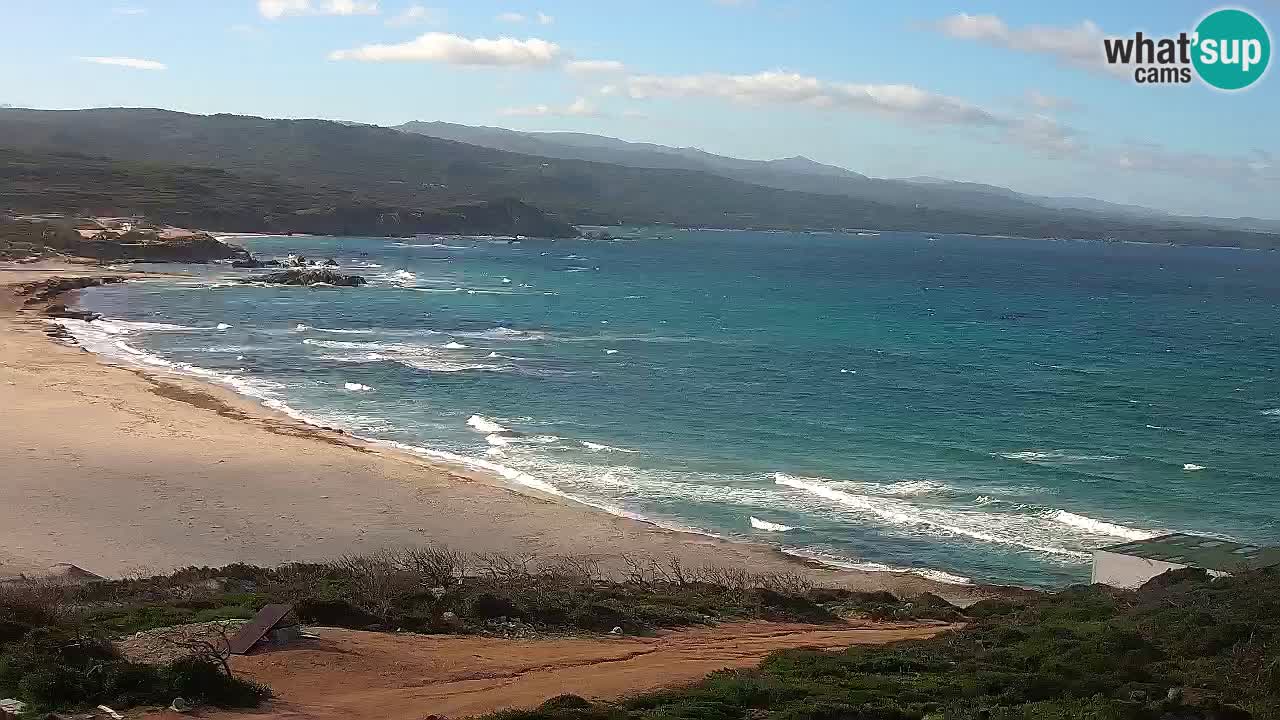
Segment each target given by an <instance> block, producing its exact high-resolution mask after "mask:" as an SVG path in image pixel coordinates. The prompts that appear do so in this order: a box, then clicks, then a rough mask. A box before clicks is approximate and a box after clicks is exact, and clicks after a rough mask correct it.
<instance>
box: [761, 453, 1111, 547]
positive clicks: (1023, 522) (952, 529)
mask: <svg viewBox="0 0 1280 720" xmlns="http://www.w3.org/2000/svg"><path fill="white" fill-rule="evenodd" d="M774 482H775V483H776V484H778V485H785V486H787V487H791V488H794V489H796V490H800V491H803V492H806V493H809V494H811V495H815V496H817V497H820V498H824V499H826V500H830V501H832V502H835V503H837V504H839V505H841V506H844V507H848V508H852V509H853V510H855V511H857V512H859V513H862V514H867V515H871V516H873V517H875V518H877V519H879V520H881V521H884V522H887V523H889V524H891V525H899V526H910V527H916V528H920V529H923V530H925V531H926V532H928V533H930V534H935V535H936V534H941V535H953V536H954V535H960V536H964V537H968V538H972V539H974V540H979V541H982V542H987V543H995V544H1000V545H1012V546H1015V547H1021V548H1023V549H1026V550H1033V551H1035V552H1041V553H1045V554H1048V555H1058V556H1062V557H1070V558H1077V559H1088V558H1090V557H1091V556H1090V554H1089V553H1087V552H1083V551H1081V550H1072V549H1069V548H1064V547H1058V546H1054V545H1044V544H1041V543H1040V542H1036V541H1034V540H1033V539H1032V538H1037V537H1043V535H1044V533H1043V531H1042V529H1041V528H1038V527H1035V526H1034V524H1033V523H1032V521H1031V519H1030V518H1028V517H1027V516H1017V515H997V514H994V513H973V512H969V513H966V512H963V511H955V510H952V511H948V510H943V509H938V508H921V507H917V506H915V505H912V504H910V503H907V502H904V501H902V500H897V499H894V498H884V497H869V496H866V495H855V494H853V493H849V492H846V491H844V490H839V489H836V488H833V487H831V486H829V485H826V484H824V483H820V482H815V481H812V480H802V479H800V478H796V477H792V476H790V475H786V474H784V473H777V474H775V475H774ZM961 522H967V523H968V524H967V525H963V524H959V523H961ZM999 525H1004V527H997V526H999Z"/></svg>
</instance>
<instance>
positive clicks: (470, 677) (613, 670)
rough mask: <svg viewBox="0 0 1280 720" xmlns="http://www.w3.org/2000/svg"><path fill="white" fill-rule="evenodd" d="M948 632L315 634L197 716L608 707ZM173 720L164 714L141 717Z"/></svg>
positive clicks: (261, 664) (797, 628) (747, 627)
mask: <svg viewBox="0 0 1280 720" xmlns="http://www.w3.org/2000/svg"><path fill="white" fill-rule="evenodd" d="M952 627H955V626H952V625H945V624H942V623H922V624H910V625H906V624H904V625H895V624H891V623H885V624H863V625H857V624H853V625H848V626H830V625H826V626H812V625H795V624H781V623H776V624H775V623H745V624H732V625H721V626H717V627H713V628H700V629H696V630H682V631H675V632H666V633H662V634H661V635H659V636H658V637H652V638H641V637H616V638H615V637H590V638H563V639H553V640H507V639H503V638H486V637H476V636H454V635H388V634H385V633H368V632H358V631H354V630H339V629H333V628H320V629H318V630H316V631H315V632H316V633H317V634H318V635H319V639H317V640H306V641H303V642H302V643H301V644H300V645H299V646H298V647H294V648H289V649H281V650H275V651H268V652H262V653H258V654H253V655H248V656H245V657H237V658H234V660H233V665H234V669H235V672H236V673H237V674H240V675H241V676H243V677H249V678H253V679H254V680H258V681H260V682H264V683H266V684H268V685H270V686H271V688H272V690H273V691H274V693H275V699H274V700H272V701H271V702H270V703H269V705H267V706H266V707H265V708H263V709H262V710H258V711H254V712H251V713H243V714H242V713H231V712H222V713H218V712H202V714H201V717H209V718H219V719H221V720H230V719H231V718H250V717H256V718H279V719H281V720H284V719H288V720H330V719H333V720H337V719H338V718H349V719H351V720H366V719H367V720H375V719H376V720H421V718H423V717H426V716H427V715H429V714H431V715H441V716H445V717H468V716H473V715H479V714H483V713H489V712H494V711H496V710H503V709H507V708H519V707H532V706H534V705H537V704H539V703H541V702H542V701H543V700H546V699H547V698H550V697H555V696H556V695H561V694H564V693H573V694H575V695H581V696H583V697H588V698H592V699H602V700H610V699H615V698H619V697H622V696H625V695H631V694H635V693H641V692H646V691H650V690H656V689H658V688H663V687H672V686H677V685H683V684H687V683H691V682H695V681H697V680H700V679H702V678H703V677H704V676H705V675H707V674H708V673H711V672H714V671H716V670H722V669H724V668H744V667H750V666H753V665H755V664H757V663H759V662H760V661H761V660H762V659H764V657H765V656H766V655H768V654H769V653H771V652H773V651H775V650H781V649H785V648H797V647H808V648H820V649H834V648H844V647H848V646H850V645H866V644H882V643H889V642H896V641H899V640H917V639H922V638H927V637H932V636H933V635H936V634H938V633H939V632H942V631H944V630H947V629H950V628H952ZM150 717H151V718H155V719H157V720H158V719H159V718H162V717H178V716H177V715H176V714H174V713H158V714H155V715H152V716H150Z"/></svg>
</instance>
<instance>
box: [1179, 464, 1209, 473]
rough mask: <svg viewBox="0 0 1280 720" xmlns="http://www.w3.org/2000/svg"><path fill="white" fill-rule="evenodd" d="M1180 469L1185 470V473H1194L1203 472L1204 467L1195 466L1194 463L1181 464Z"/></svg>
mask: <svg viewBox="0 0 1280 720" xmlns="http://www.w3.org/2000/svg"><path fill="white" fill-rule="evenodd" d="M1182 469H1183V470H1186V471H1188V472H1194V471H1196V470H1204V466H1203V465H1196V464H1195V463H1183V464H1182Z"/></svg>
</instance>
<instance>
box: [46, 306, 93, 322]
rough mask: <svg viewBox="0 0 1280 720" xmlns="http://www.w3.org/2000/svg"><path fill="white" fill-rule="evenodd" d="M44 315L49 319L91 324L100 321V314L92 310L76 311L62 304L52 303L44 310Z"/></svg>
mask: <svg viewBox="0 0 1280 720" xmlns="http://www.w3.org/2000/svg"><path fill="white" fill-rule="evenodd" d="M44 314H45V315H47V316H49V317H51V318H65V319H68V320H83V321H85V322H93V321H94V320H101V319H102V313H96V312H93V311H92V310H77V309H75V308H69V307H67V306H66V305H63V304H62V303H54V304H53V305H50V306H49V307H47V308H45V309H44Z"/></svg>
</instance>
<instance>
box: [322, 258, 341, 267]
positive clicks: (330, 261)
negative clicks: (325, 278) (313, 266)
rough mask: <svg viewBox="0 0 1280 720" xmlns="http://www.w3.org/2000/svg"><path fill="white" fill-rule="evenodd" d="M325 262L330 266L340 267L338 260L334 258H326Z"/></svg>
mask: <svg viewBox="0 0 1280 720" xmlns="http://www.w3.org/2000/svg"><path fill="white" fill-rule="evenodd" d="M324 264H325V265H327V266H328V267H338V261H337V260H334V259H333V258H325V261H324Z"/></svg>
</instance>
